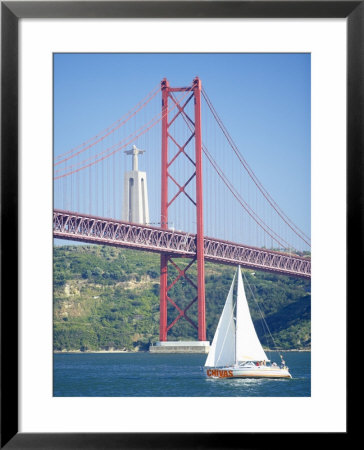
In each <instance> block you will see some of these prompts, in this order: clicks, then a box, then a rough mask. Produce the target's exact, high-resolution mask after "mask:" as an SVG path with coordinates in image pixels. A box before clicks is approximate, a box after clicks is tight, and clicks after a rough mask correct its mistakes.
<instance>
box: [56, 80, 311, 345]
mask: <svg viewBox="0 0 364 450" xmlns="http://www.w3.org/2000/svg"><path fill="white" fill-rule="evenodd" d="M160 94H161V97H162V99H161V100H162V108H160V103H159V102H160ZM157 102H158V103H159V104H158V103H157ZM202 104H203V106H204V108H203V107H202ZM202 111H204V115H203V114H202ZM132 145H137V146H138V147H140V148H143V149H146V153H145V155H143V156H142V161H143V162H144V164H145V167H146V168H147V172H148V177H149V179H148V184H149V187H150V190H149V193H150V195H149V205H150V211H151V217H150V222H149V223H133V222H130V221H125V220H120V214H121V210H122V200H121V199H122V195H123V190H124V187H123V184H122V182H121V180H122V175H123V173H125V171H126V170H127V160H126V157H125V155H124V158H123V155H122V153H123V152H122V151H123V150H129V149H130V147H131V146H132ZM54 181H55V188H54V203H55V209H54V216H53V234H54V237H55V238H59V239H67V240H73V241H80V242H85V243H93V244H103V245H111V246H118V247H124V248H131V249H137V250H143V251H149V252H155V253H159V254H160V340H161V341H166V340H167V334H168V331H169V330H170V329H171V328H172V327H173V326H174V325H175V324H176V323H177V322H178V321H179V320H180V319H181V318H184V319H186V320H187V321H188V322H189V323H190V324H191V325H192V326H194V327H195V328H196V329H197V331H198V339H199V340H200V341H205V340H206V328H205V261H210V262H214V263H220V264H231V265H237V264H240V265H241V266H243V267H246V268H250V269H254V270H263V271H268V272H274V273H278V274H285V275H291V276H295V277H303V278H310V277H311V261H310V258H309V257H307V256H304V254H305V253H304V252H303V250H304V251H306V252H307V251H308V250H309V249H310V239H309V237H308V236H307V235H306V234H305V233H304V232H303V231H301V230H300V229H299V228H298V227H297V226H296V225H295V224H294V223H293V222H292V221H291V220H290V219H289V217H288V216H287V215H286V214H285V213H284V212H283V211H282V209H281V208H280V207H279V206H278V204H277V203H276V202H275V201H274V200H273V198H272V197H271V195H270V194H269V192H268V191H267V190H266V189H265V188H264V186H263V185H262V183H261V182H260V181H259V179H258V178H257V176H256V175H255V173H254V172H253V170H252V169H251V168H250V166H249V165H248V163H247V161H246V160H245V159H244V157H243V155H242V153H241V152H240V150H239V149H238V147H237V145H236V144H235V143H234V141H233V139H232V137H231V136H230V134H229V132H228V130H227V128H226V127H225V125H224V124H223V122H222V120H221V118H220V117H219V115H218V113H217V111H216V109H215V108H214V106H213V104H212V102H211V100H210V98H209V97H208V95H207V93H206V92H205V90H204V89H203V88H202V85H201V81H200V80H199V78H197V77H196V78H195V79H194V80H193V82H192V84H191V85H190V86H184V87H171V86H170V85H169V82H168V81H167V80H166V79H164V80H163V81H162V83H161V85H160V86H157V87H156V88H155V89H154V90H153V91H152V92H150V93H149V94H148V95H147V96H146V97H145V98H144V99H143V100H142V101H140V102H139V103H138V104H137V105H136V106H135V107H134V108H132V109H131V110H130V111H129V112H128V113H127V114H126V115H125V116H123V117H122V118H120V119H119V120H118V121H116V122H115V123H114V124H112V125H111V126H110V127H108V128H107V129H105V130H104V131H102V132H101V133H99V134H98V135H96V136H94V137H93V138H91V139H89V140H88V141H85V142H84V143H82V144H81V145H79V146H77V147H74V148H73V149H71V150H69V151H67V152H66V153H63V154H61V155H58V156H57V157H55V160H54ZM208 236H214V237H208ZM242 242H245V244H243V243H242ZM307 253H308V252H307ZM194 263H195V264H194ZM192 266H194V267H195V268H196V271H197V276H196V277H194V276H192V275H190V273H191V271H190V272H188V271H189V269H190V268H191V267H192ZM170 267H173V268H174V273H176V274H177V275H176V276H175V278H174V279H172V277H171V271H169V268H170ZM182 280H184V283H185V284H188V285H189V286H193V288H194V289H195V290H196V295H195V296H194V298H190V299H189V300H188V303H187V304H185V305H183V306H181V304H180V303H179V302H178V301H177V300H176V299H175V298H173V295H172V293H173V287H174V286H175V285H176V284H177V283H179V282H181V281H182ZM168 304H169V305H172V306H173V308H174V310H175V313H174V315H171V314H169V315H170V316H171V320H170V318H169V317H168V316H167V312H168ZM194 305H197V317H198V322H197V323H195V322H194V321H193V320H192V319H191V318H190V317H189V315H188V311H189V310H190V309H191V308H192V307H195V306H194Z"/></svg>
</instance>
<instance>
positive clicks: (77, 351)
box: [53, 349, 311, 354]
mask: <svg viewBox="0 0 364 450" xmlns="http://www.w3.org/2000/svg"><path fill="white" fill-rule="evenodd" d="M265 351H266V352H276V353H280V352H281V353H288V352H311V349H290V350H267V349H265ZM53 353H55V354H56V353H57V354H62V353H77V354H83V353H149V352H148V350H136V351H132V350H84V351H82V350H53Z"/></svg>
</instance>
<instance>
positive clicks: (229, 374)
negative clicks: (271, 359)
mask: <svg viewBox="0 0 364 450" xmlns="http://www.w3.org/2000/svg"><path fill="white" fill-rule="evenodd" d="M205 373H206V376H207V377H208V378H292V376H291V374H290V373H289V371H288V369H285V368H280V367H272V366H255V367H251V366H249V367H234V366H232V367H205Z"/></svg>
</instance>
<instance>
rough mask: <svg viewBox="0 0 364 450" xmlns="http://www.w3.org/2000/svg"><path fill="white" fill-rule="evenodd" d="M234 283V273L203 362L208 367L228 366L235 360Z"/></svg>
mask: <svg viewBox="0 0 364 450" xmlns="http://www.w3.org/2000/svg"><path fill="white" fill-rule="evenodd" d="M234 283H235V275H234V278H233V282H232V283H231V286H230V291H229V294H228V296H227V298H226V302H225V306H224V309H223V311H222V314H221V317H220V320H219V323H218V325H217V328H216V332H215V336H214V339H213V341H212V344H211V347H210V351H209V354H208V356H207V359H206V362H205V366H208V367H218V366H220V367H221V366H228V365H231V364H234V362H235V323H234V307H233V291H234Z"/></svg>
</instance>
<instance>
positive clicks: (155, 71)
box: [54, 54, 311, 235]
mask: <svg viewBox="0 0 364 450" xmlns="http://www.w3.org/2000/svg"><path fill="white" fill-rule="evenodd" d="M196 75H197V76H199V77H200V79H201V80H202V84H203V87H204V89H205V90H206V92H207V94H208V96H209V98H210V99H211V101H212V103H213V105H214V107H215V108H216V110H217V111H218V113H219V115H220V117H221V119H222V120H223V122H224V124H225V126H226V127H227V129H228V130H229V133H230V135H231V136H232V138H233V139H234V142H235V143H236V144H237V146H238V148H239V150H240V152H241V153H242V154H243V155H244V158H245V159H246V160H247V162H248V163H249V165H250V167H251V168H252V169H253V170H254V172H255V174H256V175H257V177H258V178H259V180H260V181H261V182H262V184H263V185H264V187H265V188H266V189H267V190H268V191H269V192H270V194H271V195H272V197H273V198H274V199H275V201H276V202H277V203H278V204H279V206H280V207H281V208H282V209H283V211H284V212H285V213H286V214H287V215H288V216H289V217H290V218H291V219H292V220H293V222H294V223H296V224H297V225H298V226H299V227H300V228H301V229H302V230H303V231H304V232H305V233H306V234H308V235H310V182H311V179H310V163H311V155H310V151H311V150H310V135H311V128H310V122H311V112H310V109H311V91H310V90H311V86H310V78H311V67H310V55H309V54H56V55H55V56H54V151H55V155H57V154H60V153H64V152H66V151H67V150H69V149H71V148H73V147H75V146H76V145H78V144H80V143H82V142H84V141H85V140H87V139H88V138H90V137H92V136H94V135H95V134H97V133H98V132H99V131H101V130H103V129H104V128H106V127H107V126H109V125H110V124H112V123H113V122H115V120H117V119H118V118H120V117H121V116H122V115H123V114H124V113H126V112H127V111H128V110H129V109H130V108H131V107H133V106H134V105H135V104H136V103H137V102H138V101H140V100H141V99H142V98H143V97H144V96H145V95H146V94H147V93H149V92H150V91H151V90H152V89H153V88H154V87H155V86H157V85H158V84H159V83H160V81H161V80H162V79H163V78H165V77H166V78H167V79H168V80H169V81H170V84H171V85H172V86H185V85H189V84H190V83H191V81H192V79H193V78H194V77H195V76H196ZM158 158H159V155H158Z"/></svg>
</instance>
